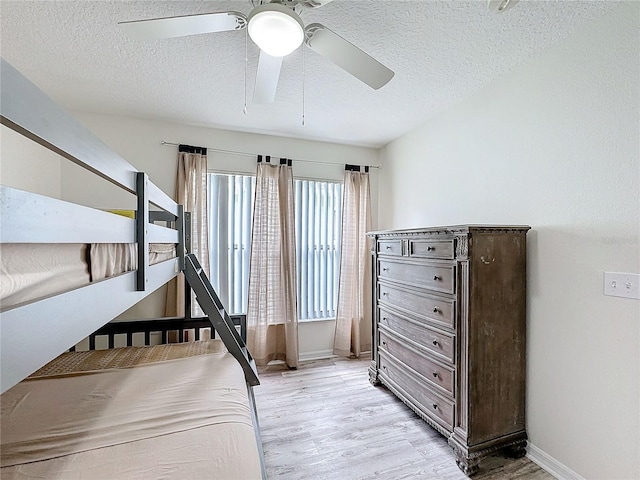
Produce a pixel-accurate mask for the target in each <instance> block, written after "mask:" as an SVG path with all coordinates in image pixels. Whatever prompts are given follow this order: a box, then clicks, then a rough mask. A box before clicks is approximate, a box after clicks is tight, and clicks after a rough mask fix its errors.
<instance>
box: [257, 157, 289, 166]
mask: <svg viewBox="0 0 640 480" xmlns="http://www.w3.org/2000/svg"><path fill="white" fill-rule="evenodd" d="M264 162H265V163H271V155H265V156H264ZM258 163H262V155H258ZM280 165H286V166H288V167H290V166H291V165H293V160H291V159H290V158H282V157H280Z"/></svg>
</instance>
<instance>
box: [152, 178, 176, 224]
mask: <svg viewBox="0 0 640 480" xmlns="http://www.w3.org/2000/svg"><path fill="white" fill-rule="evenodd" d="M148 188H149V201H150V202H151V203H153V204H154V205H157V206H158V207H160V208H162V209H164V210H166V211H167V212H169V213H172V214H173V215H175V216H177V215H178V205H177V204H176V202H175V201H174V200H171V197H169V195H167V194H166V193H164V192H163V191H162V190H160V188H158V186H157V185H156V184H154V183H153V182H149V185H148Z"/></svg>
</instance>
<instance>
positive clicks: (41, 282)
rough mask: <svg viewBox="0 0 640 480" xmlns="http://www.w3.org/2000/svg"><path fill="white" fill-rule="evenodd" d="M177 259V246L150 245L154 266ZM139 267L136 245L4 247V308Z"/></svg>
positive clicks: (0, 303)
mask: <svg viewBox="0 0 640 480" xmlns="http://www.w3.org/2000/svg"><path fill="white" fill-rule="evenodd" d="M87 253H89V256H90V260H88V255H87ZM173 257H175V245H173V244H163V243H152V244H150V245H149V264H150V265H153V264H155V263H159V262H161V261H164V260H168V259H170V258H173ZM136 268H137V250H136V245H135V244H125V243H116V244H107V243H96V244H91V245H90V246H88V245H85V244H37V243H36V244H12V243H8V244H7V243H5V244H0V308H2V309H3V310H4V309H6V308H10V307H13V306H15V305H18V304H21V303H25V302H30V301H33V300H36V299H40V298H44V297H47V296H51V295H55V294H58V293H62V292H64V291H67V290H72V289H74V288H78V287H81V286H83V285H87V284H88V283H89V282H90V281H94V282H95V281H98V280H103V279H105V278H108V277H111V276H114V275H118V274H120V273H123V272H128V271H131V270H135V269H136Z"/></svg>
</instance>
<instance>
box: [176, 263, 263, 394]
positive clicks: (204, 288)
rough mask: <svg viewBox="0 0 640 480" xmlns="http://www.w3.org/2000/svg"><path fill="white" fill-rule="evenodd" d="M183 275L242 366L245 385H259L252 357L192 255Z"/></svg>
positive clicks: (228, 348) (230, 351) (212, 323)
mask: <svg viewBox="0 0 640 480" xmlns="http://www.w3.org/2000/svg"><path fill="white" fill-rule="evenodd" d="M184 274H185V278H186V279H187V283H188V284H189V286H190V287H191V288H192V289H193V291H194V292H196V299H197V300H198V303H199V304H200V306H201V307H202V310H203V311H204V313H205V314H206V315H207V316H208V317H209V321H210V322H211V325H212V326H213V328H214V329H215V331H216V332H217V333H218V334H219V335H220V338H221V339H222V341H223V342H224V344H225V346H226V347H227V350H229V353H231V354H232V355H233V356H234V357H235V358H236V360H238V362H239V363H240V365H241V366H242V369H243V370H244V376H245V378H246V380H247V383H249V385H251V386H254V385H259V384H260V381H259V380H258V370H257V368H256V364H255V362H254V360H253V357H252V356H251V354H250V353H249V350H248V349H247V346H246V345H245V343H244V341H243V340H242V338H241V337H240V334H239V333H238V331H237V330H236V327H235V325H234V324H233V320H231V317H229V315H228V314H227V312H226V311H225V309H224V306H223V305H222V302H221V301H220V299H219V298H218V295H217V294H216V292H215V290H214V289H213V286H212V285H211V282H209V279H208V278H207V274H206V273H205V272H204V271H203V270H202V266H201V265H200V262H198V259H197V258H196V256H195V255H194V254H193V253H190V254H188V255H186V258H185V270H184Z"/></svg>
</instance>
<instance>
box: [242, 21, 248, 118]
mask: <svg viewBox="0 0 640 480" xmlns="http://www.w3.org/2000/svg"><path fill="white" fill-rule="evenodd" d="M247 42H248V33H247V29H246V28H245V29H244V108H243V109H242V113H244V114H245V115H246V114H247V63H248V62H249V54H248V53H247V52H248V51H249V47H248V46H247Z"/></svg>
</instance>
